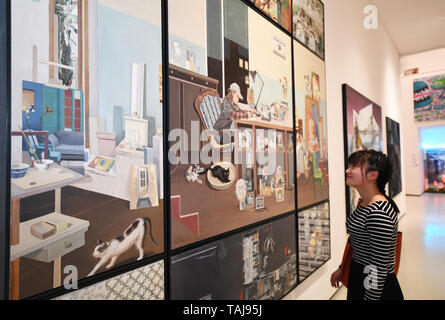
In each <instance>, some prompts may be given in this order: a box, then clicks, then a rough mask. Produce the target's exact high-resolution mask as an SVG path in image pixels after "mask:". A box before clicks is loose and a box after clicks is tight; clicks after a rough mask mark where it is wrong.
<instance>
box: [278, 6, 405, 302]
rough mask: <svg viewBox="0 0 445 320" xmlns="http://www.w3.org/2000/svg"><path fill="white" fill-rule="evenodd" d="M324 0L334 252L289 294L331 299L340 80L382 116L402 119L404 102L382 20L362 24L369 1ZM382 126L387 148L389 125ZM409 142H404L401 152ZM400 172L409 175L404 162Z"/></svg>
mask: <svg viewBox="0 0 445 320" xmlns="http://www.w3.org/2000/svg"><path fill="white" fill-rule="evenodd" d="M324 4H325V24H326V25H325V29H326V83H327V104H328V108H327V116H328V137H329V144H328V146H329V147H328V153H329V155H330V156H329V176H330V179H329V180H330V188H329V198H330V209H331V241H332V244H331V246H332V252H331V259H330V260H329V261H328V263H326V264H324V265H323V266H322V267H321V268H320V269H318V270H317V271H316V272H315V273H314V274H312V275H311V276H310V277H309V278H307V280H305V281H304V282H303V283H301V284H300V285H299V286H298V287H297V288H296V289H295V290H293V291H292V292H291V293H290V294H289V295H288V296H286V298H285V299H317V300H318V299H329V298H330V297H331V296H332V295H333V294H334V293H335V291H336V289H335V288H332V287H331V285H330V277H331V274H332V272H333V271H334V270H335V269H337V268H338V265H339V264H340V262H341V259H342V255H343V249H344V245H345V241H346V239H347V234H346V229H345V218H346V214H345V211H346V204H345V187H344V170H345V168H344V156H343V152H342V151H340V152H339V150H343V116H342V90H341V86H342V84H343V83H347V84H348V85H350V86H351V87H353V88H354V89H355V90H357V91H359V92H360V93H362V94H363V95H364V96H366V97H367V98H369V99H371V100H373V101H374V102H375V103H377V104H379V105H380V106H381V107H382V113H383V114H382V116H383V117H386V116H388V117H390V118H392V119H394V120H396V121H398V122H400V123H403V122H402V120H403V119H402V113H403V109H402V107H403V106H404V105H403V104H402V103H401V102H400V99H399V97H400V77H399V74H400V70H399V62H400V57H399V53H398V51H397V49H396V48H395V46H394V44H393V43H392V41H391V39H390V37H389V36H388V33H387V31H386V30H385V26H384V25H383V23H382V21H381V20H379V25H378V29H377V30H366V29H364V27H363V20H364V18H365V14H364V13H363V9H364V7H365V6H366V5H367V4H369V3H368V2H367V1H365V0H360V1H349V0H325V1H324ZM383 122H384V121H383ZM402 127H403V124H402ZM383 129H384V130H383V132H384V134H383V137H384V143H383V145H384V150H385V151H386V133H385V132H386V129H385V128H383ZM403 133H404V132H403V131H402V138H403ZM405 146H406V144H404V143H403V142H402V146H401V148H402V154H403V153H404V151H403V149H404V148H405ZM402 160H403V156H402ZM402 163H403V161H402ZM402 177H405V174H404V170H403V164H402ZM402 183H403V185H402V192H401V193H400V194H399V195H398V196H396V197H395V199H394V200H395V201H396V203H397V205H398V206H399V208H400V210H401V212H405V211H406V205H405V187H404V185H405V181H402Z"/></svg>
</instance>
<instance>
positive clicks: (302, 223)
mask: <svg viewBox="0 0 445 320" xmlns="http://www.w3.org/2000/svg"><path fill="white" fill-rule="evenodd" d="M298 257H299V259H298V266H299V267H298V270H299V275H298V278H299V281H303V280H304V279H306V278H307V277H308V276H310V275H311V274H312V273H313V272H314V271H315V270H317V269H318V268H319V267H320V266H321V265H322V264H324V263H325V262H326V261H328V260H329V259H330V258H331V224H330V215H329V203H328V202H325V203H324V204H321V205H318V206H315V207H312V208H310V209H306V210H303V211H300V212H298Z"/></svg>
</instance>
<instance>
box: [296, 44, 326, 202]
mask: <svg viewBox="0 0 445 320" xmlns="http://www.w3.org/2000/svg"><path fill="white" fill-rule="evenodd" d="M294 60H295V61H298V63H295V64H294V70H295V72H294V76H295V78H294V79H295V93H294V94H295V123H296V134H297V136H296V141H297V144H296V149H295V155H296V157H297V170H296V171H297V172H296V173H297V183H298V188H297V190H298V192H297V197H298V208H305V207H308V206H310V205H313V204H315V203H318V202H321V201H324V200H327V199H328V198H329V173H328V146H327V143H328V139H327V104H326V76H325V72H326V69H325V63H324V61H323V60H321V59H320V58H318V57H317V56H315V55H313V54H312V53H311V52H310V51H308V50H307V49H306V48H305V47H303V46H302V45H301V44H299V43H298V42H297V41H295V40H294Z"/></svg>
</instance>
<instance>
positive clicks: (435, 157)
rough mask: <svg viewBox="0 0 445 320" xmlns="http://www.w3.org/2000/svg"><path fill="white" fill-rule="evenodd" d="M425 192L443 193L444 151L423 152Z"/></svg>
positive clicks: (444, 177)
mask: <svg viewBox="0 0 445 320" xmlns="http://www.w3.org/2000/svg"><path fill="white" fill-rule="evenodd" d="M425 191H426V192H433V193H445V149H443V148H442V149H431V150H425Z"/></svg>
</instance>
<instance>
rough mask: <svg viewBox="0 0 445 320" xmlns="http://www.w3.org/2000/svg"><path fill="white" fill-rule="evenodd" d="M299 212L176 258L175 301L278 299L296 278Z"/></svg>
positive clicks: (174, 275)
mask: <svg viewBox="0 0 445 320" xmlns="http://www.w3.org/2000/svg"><path fill="white" fill-rule="evenodd" d="M293 228H295V216H294V215H290V216H287V217H285V218H281V219H278V220H276V221H274V222H272V223H267V224H264V225H261V226H259V227H257V228H253V229H250V230H248V231H245V232H242V233H239V234H235V235H232V236H230V237H227V238H224V239H222V240H219V241H215V242H212V243H209V244H206V245H204V246H201V247H199V248H196V249H193V250H189V251H187V252H184V253H182V254H179V255H176V256H174V257H172V264H171V284H172V288H171V294H172V299H174V300H278V299H281V298H282V297H283V296H284V295H285V294H287V292H289V291H290V290H291V289H292V288H293V286H294V285H295V284H296V283H297V275H296V263H297V261H296V258H297V256H296V251H295V249H296V243H295V240H296V233H295V230H296V229H293Z"/></svg>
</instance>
